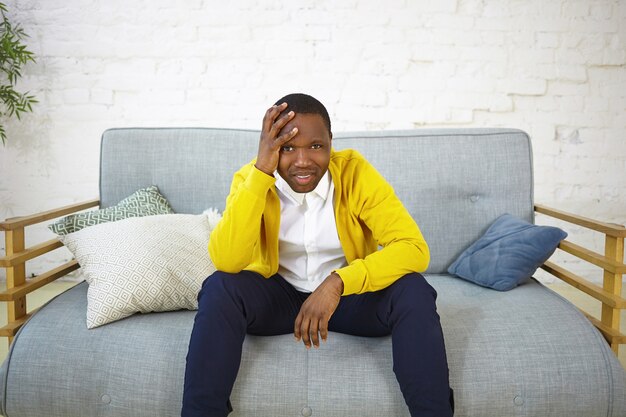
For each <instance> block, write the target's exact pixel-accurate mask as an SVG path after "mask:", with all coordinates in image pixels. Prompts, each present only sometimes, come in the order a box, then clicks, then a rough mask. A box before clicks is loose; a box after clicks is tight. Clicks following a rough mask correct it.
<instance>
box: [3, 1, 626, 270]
mask: <svg viewBox="0 0 626 417" xmlns="http://www.w3.org/2000/svg"><path fill="white" fill-rule="evenodd" d="M7 5H8V7H9V10H10V14H9V15H10V17H11V18H12V19H13V20H14V21H15V22H20V23H21V25H22V26H23V28H24V29H25V31H26V32H27V33H28V34H30V38H29V39H28V44H29V47H30V49H31V50H33V51H34V52H35V53H36V54H37V63H36V64H29V65H28V67H27V68H26V69H25V70H24V78H23V80H22V81H21V82H20V87H21V88H23V89H27V90H30V91H32V92H33V93H34V94H36V95H37V97H38V99H39V101H40V103H39V104H38V105H37V106H36V107H35V113H34V114H31V115H26V116H25V117H24V118H23V120H22V121H19V122H18V121H10V122H9V123H8V124H7V131H8V135H9V141H8V144H7V146H5V147H3V148H1V149H0V219H4V218H6V217H12V216H17V215H23V214H28V213H32V212H37V211H41V210H46V209H50V208H53V207H56V206H59V205H64V204H69V203H73V202H78V201H82V200H86V199H89V198H93V197H96V196H97V194H98V152H99V140H100V135H101V133H102V131H103V130H104V129H107V128H110V127H120V126H185V125H189V126H212V127H240V128H258V126H259V125H260V120H261V116H262V114H263V112H264V111H265V109H266V107H267V106H268V105H270V104H271V103H272V102H273V101H274V100H275V99H276V98H278V97H280V96H281V95H283V94H285V93H288V92H293V91H304V92H309V93H311V94H313V95H315V96H317V97H319V98H320V99H321V100H322V101H323V102H325V103H326V104H327V106H328V108H329V111H330V113H331V116H332V118H333V120H334V127H335V130H337V131H341V130H354V129H357V130H363V129H396V128H415V127H427V126H505V127H514V128H520V129H523V130H526V131H527V132H529V133H530V135H531V136H532V138H533V153H534V155H533V156H534V163H535V199H536V201H537V202H542V203H545V204H548V205H554V206H558V207H561V208H563V209H565V210H569V211H572V212H576V213H581V214H584V215H586V216H588V217H595V218H599V219H602V220H604V221H608V222H615V223H622V224H623V223H626V162H625V161H626V136H625V135H626V2H623V1H617V0H613V1H611V0H579V1H572V0H554V1H548V2H546V1H543V0H525V1H519V0H441V1H430V0H390V1H387V2H380V1H374V0H345V1H337V2H333V1H329V0H322V1H313V0H296V1H292V2H283V1H277V0H273V1H264V2H259V1H253V0H233V1H230V2H217V1H210V0H184V1H183V0H158V1H154V0H136V1H132V2H129V1H122V0H110V1H96V0H54V1H53V0H19V1H18V0H9V1H7ZM538 221H540V222H547V220H546V219H544V218H542V217H539V218H538ZM28 236H29V241H30V242H34V241H39V240H42V239H48V238H51V237H52V234H51V233H49V232H48V231H47V230H46V229H45V227H43V226H37V227H33V228H32V230H31V231H29V234H28ZM570 236H571V238H572V239H573V240H574V241H578V242H579V243H583V244H589V245H592V246H594V247H596V248H597V249H599V248H600V247H601V244H602V239H601V238H599V237H598V236H595V235H594V234H592V233H588V232H585V231H583V230H581V229H573V230H572V229H570ZM2 240H4V239H2ZM3 245H4V243H3V242H2V243H0V248H1V247H3ZM58 252H59V253H58V254H56V255H53V256H51V257H48V258H50V259H48V258H47V259H46V260H45V261H37V262H30V263H29V264H28V273H29V274H38V273H40V272H41V271H42V270H43V269H45V268H48V267H49V265H50V264H52V263H53V262H57V261H58V260H59V259H61V258H68V257H69V254H68V252H63V250H59V251H58ZM0 253H2V251H1V250H0ZM566 261H567V262H569V263H570V264H573V265H574V267H575V268H578V270H580V271H583V272H586V271H588V270H590V269H589V267H586V266H584V265H580V264H578V263H574V262H572V261H571V260H568V259H566ZM0 273H2V272H0ZM594 273H595V274H597V272H594ZM598 276H599V274H598Z"/></svg>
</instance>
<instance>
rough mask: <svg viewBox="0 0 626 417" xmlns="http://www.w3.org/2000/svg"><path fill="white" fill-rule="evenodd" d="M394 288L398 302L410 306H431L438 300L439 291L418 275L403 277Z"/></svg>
mask: <svg viewBox="0 0 626 417" xmlns="http://www.w3.org/2000/svg"><path fill="white" fill-rule="evenodd" d="M394 287H395V288H394V290H395V295H396V298H397V299H398V301H400V302H403V303H404V302H406V303H407V304H409V305H418V306H430V305H434V303H435V301H436V300H437V291H435V289H434V288H433V287H432V286H431V285H430V284H429V283H428V281H426V279H425V278H424V277H423V276H422V275H421V274H418V273H412V274H407V275H405V276H403V277H402V278H400V279H399V280H398V281H396V282H395V283H394Z"/></svg>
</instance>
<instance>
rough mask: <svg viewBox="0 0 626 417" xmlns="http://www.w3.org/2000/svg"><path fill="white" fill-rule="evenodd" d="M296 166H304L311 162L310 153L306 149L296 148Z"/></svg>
mask: <svg viewBox="0 0 626 417" xmlns="http://www.w3.org/2000/svg"><path fill="white" fill-rule="evenodd" d="M295 164H296V166H299V167H303V166H307V165H310V164H311V158H309V154H308V152H307V150H306V149H298V150H296V160H295Z"/></svg>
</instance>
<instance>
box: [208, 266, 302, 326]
mask: <svg viewBox="0 0 626 417" xmlns="http://www.w3.org/2000/svg"><path fill="white" fill-rule="evenodd" d="M224 297H226V298H227V299H229V300H230V301H233V302H234V304H235V305H236V306H237V307H238V309H239V311H240V312H241V314H243V316H244V317H245V320H246V323H247V328H246V330H247V332H248V333H249V334H254V335H262V336H273V335H279V334H287V333H290V332H293V326H294V322H295V320H296V316H297V315H298V312H299V311H300V307H301V306H302V303H303V302H304V299H305V295H304V294H302V293H299V292H298V291H296V290H295V289H294V288H293V286H291V285H290V284H289V283H288V282H287V281H285V280H284V279H283V278H282V277H281V276H280V275H278V274H277V275H274V276H272V277H270V278H265V277H263V276H261V275H259V274H257V273H255V272H252V271H241V272H240V273H237V274H228V273H225V272H221V271H217V272H216V273H214V274H213V275H211V276H210V277H209V278H207V280H206V281H205V282H204V284H203V286H202V290H201V291H200V295H199V296H198V302H199V306H198V307H199V309H200V308H203V307H204V308H206V309H208V310H211V309H212V308H213V307H214V306H213V304H221V303H223V302H224Z"/></svg>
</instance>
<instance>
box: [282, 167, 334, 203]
mask: <svg viewBox="0 0 626 417" xmlns="http://www.w3.org/2000/svg"><path fill="white" fill-rule="evenodd" d="M274 177H276V188H277V189H278V190H279V191H280V192H282V194H284V195H286V196H287V197H289V198H290V199H291V200H292V201H293V202H294V203H296V204H298V205H302V204H303V203H304V197H305V196H306V195H308V194H316V195H317V196H318V197H320V198H321V199H322V200H324V201H326V199H327V198H328V194H329V191H330V181H331V178H330V172H329V171H328V170H326V173H325V174H324V176H323V177H322V179H321V180H320V182H319V183H318V184H317V187H315V189H314V190H313V191H311V192H308V193H297V192H295V191H294V190H292V189H291V187H290V186H289V184H287V181H285V180H284V179H283V177H281V176H280V174H279V173H278V171H275V172H274Z"/></svg>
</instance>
